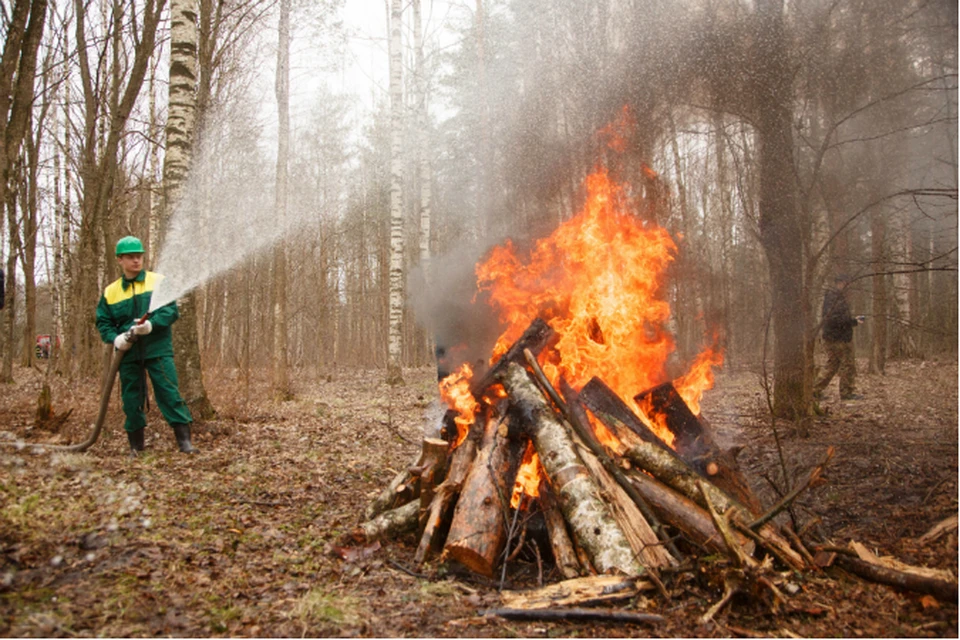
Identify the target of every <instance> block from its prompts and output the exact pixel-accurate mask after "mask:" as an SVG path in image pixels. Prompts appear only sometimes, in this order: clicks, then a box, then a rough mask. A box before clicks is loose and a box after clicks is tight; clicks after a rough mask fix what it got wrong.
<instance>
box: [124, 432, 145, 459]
mask: <svg viewBox="0 0 960 640" xmlns="http://www.w3.org/2000/svg"><path fill="white" fill-rule="evenodd" d="M127 440H128V441H129V442H130V457H131V458H136V457H137V456H139V455H140V452H141V451H143V429H137V430H136V431H127Z"/></svg>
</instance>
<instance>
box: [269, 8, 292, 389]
mask: <svg viewBox="0 0 960 640" xmlns="http://www.w3.org/2000/svg"><path fill="white" fill-rule="evenodd" d="M279 33H280V42H279V46H278V50H277V85H276V94H277V112H278V115H279V128H278V131H277V189H276V216H277V224H278V225H279V226H280V227H281V229H282V228H283V227H284V226H285V224H286V219H287V186H288V181H289V180H288V177H289V170H288V165H289V162H290V0H280V25H279ZM272 356H273V357H272V365H273V392H274V394H275V395H276V397H278V398H281V399H288V398H290V396H291V393H290V379H289V373H288V371H287V362H288V358H287V248H286V241H285V240H283V239H282V238H281V240H280V241H279V242H278V243H277V246H276V248H275V249H274V252H273V353H272Z"/></svg>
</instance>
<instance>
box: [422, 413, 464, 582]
mask: <svg viewBox="0 0 960 640" xmlns="http://www.w3.org/2000/svg"><path fill="white" fill-rule="evenodd" d="M475 432H478V429H477V424H476V423H474V425H473V427H471V429H470V433H469V434H468V435H467V437H466V439H465V440H464V441H463V442H461V443H460V446H458V447H457V448H456V449H454V451H453V455H452V456H451V458H450V466H449V468H448V469H447V477H446V478H445V479H444V481H443V482H441V483H440V486H438V487H437V489H436V493H435V494H434V496H433V501H431V502H430V510H429V512H428V513H427V514H426V518H424V520H423V522H424V526H423V534H422V535H421V536H420V545H419V546H418V547H417V553H416V555H414V562H415V563H416V565H417V566H420V565H421V564H423V561H424V560H425V559H426V557H427V553H428V552H429V551H430V548H431V547H432V546H433V545H434V544H435V542H434V537H435V536H436V535H437V531H438V530H439V528H440V525H441V524H442V523H443V521H444V517H445V516H446V515H447V512H448V511H449V508H450V506H451V503H452V502H453V500H454V498H456V496H457V495H458V494H459V493H460V488H461V487H462V486H463V481H464V480H465V479H466V477H467V473H469V471H470V466H471V465H472V464H473V459H474V457H475V456H476V454H477V440H476V437H475V435H474V433H475ZM417 506H418V507H419V503H417ZM418 512H419V508H418Z"/></svg>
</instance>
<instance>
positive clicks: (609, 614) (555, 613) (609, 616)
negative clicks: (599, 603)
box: [482, 609, 664, 624]
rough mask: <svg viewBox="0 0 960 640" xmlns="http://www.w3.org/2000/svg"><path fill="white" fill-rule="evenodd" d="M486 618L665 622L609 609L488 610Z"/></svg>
mask: <svg viewBox="0 0 960 640" xmlns="http://www.w3.org/2000/svg"><path fill="white" fill-rule="evenodd" d="M482 615H485V616H498V617H500V618H506V619H507V620H581V621H592V622H625V623H627V624H650V623H659V622H663V621H664V617H663V616H660V615H657V614H655V613H633V612H630V611H617V610H609V609H487V610H486V611H483V612H482Z"/></svg>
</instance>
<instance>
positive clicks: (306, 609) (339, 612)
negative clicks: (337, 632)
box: [293, 589, 364, 625]
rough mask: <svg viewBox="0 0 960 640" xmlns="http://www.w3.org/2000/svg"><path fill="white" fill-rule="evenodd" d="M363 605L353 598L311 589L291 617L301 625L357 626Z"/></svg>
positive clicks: (298, 603)
mask: <svg viewBox="0 0 960 640" xmlns="http://www.w3.org/2000/svg"><path fill="white" fill-rule="evenodd" d="M363 610H364V605H363V603H362V602H361V601H360V600H359V599H357V598H354V597H350V596H339V595H337V594H333V593H326V592H325V591H323V590H322V589H311V590H310V591H308V592H307V593H305V594H304V595H303V596H302V597H301V598H300V600H299V601H298V602H297V604H296V605H294V607H293V615H294V617H295V618H297V619H298V620H299V621H300V622H302V623H303V624H305V625H307V624H323V623H331V624H337V625H339V624H357V623H359V622H360V621H361V619H362V618H361V612H362V611H363Z"/></svg>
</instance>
